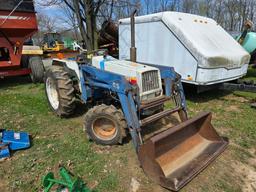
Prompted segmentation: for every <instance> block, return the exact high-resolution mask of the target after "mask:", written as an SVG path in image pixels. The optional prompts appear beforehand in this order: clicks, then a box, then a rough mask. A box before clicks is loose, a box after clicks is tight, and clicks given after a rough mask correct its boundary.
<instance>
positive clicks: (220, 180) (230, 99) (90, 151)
mask: <svg viewBox="0 0 256 192" xmlns="http://www.w3.org/2000/svg"><path fill="white" fill-rule="evenodd" d="M255 98H256V95H255V94H252V95H251V96H250V97H249V98H248V97H241V96H240V95H239V96H238V95H237V94H233V93H231V92H223V91H220V92H218V91H210V92H207V93H203V94H201V95H195V94H194V93H187V102H188V108H189V114H190V116H193V115H195V114H197V113H198V112H200V111H203V110H206V111H212V113H213V122H212V123H213V125H214V127H215V128H216V130H217V131H218V132H219V133H220V134H221V135H223V136H226V137H228V138H229V140H230V146H229V148H228V149H227V150H226V151H225V153H224V154H223V155H221V157H220V158H218V159H217V160H216V161H215V162H214V163H213V164H211V165H210V166H209V167H208V168H207V169H206V170H205V171H204V172H202V173H201V174H200V175H199V176H198V177H196V178H195V179H194V180H193V181H192V182H191V183H190V184H189V185H187V186H186V187H185V188H183V189H182V191H186V192H188V191H189V192H190V191H199V192H203V191H214V192H215V191H217V192H221V191H226V192H229V191H241V189H242V188H243V186H244V184H245V182H246V181H245V180H244V177H242V176H241V173H240V172H239V171H236V169H234V167H235V168H237V169H238V168H239V167H237V166H238V164H239V165H244V166H250V168H252V169H253V166H251V165H250V164H249V160H250V159H252V158H255V152H251V151H252V149H254V147H255V146H256V129H255V125H256V118H255V109H252V108H251V107H250V105H249V101H250V100H251V99H255ZM0 101H1V102H0V109H1V110H0V128H6V129H14V130H15V131H27V132H29V133H30V135H31V137H32V146H31V148H29V149H27V150H22V151H17V152H15V153H14V154H13V156H12V158H11V159H10V160H6V161H2V162H0V180H1V183H0V191H3V192H5V191H6V192H8V191H14V192H16V191H40V190H42V185H41V178H42V176H44V175H45V174H46V173H47V172H48V171H53V172H54V173H55V175H56V177H59V176H58V167H59V165H64V166H66V167H67V168H68V169H69V170H70V171H71V172H72V173H73V174H75V175H78V176H80V177H82V178H83V180H84V181H86V182H87V184H88V186H89V187H90V188H93V189H94V191H99V192H105V191H106V192H107V191H108V192H109V191H117V192H119V191H120V192H123V191H124V192H126V191H129V187H130V182H131V179H132V178H136V180H138V181H139V183H140V190H139V191H142V192H144V191H149V190H151V191H160V192H161V191H163V192H164V191H166V190H164V189H162V188H159V187H158V186H157V185H156V184H154V183H153V182H151V181H150V180H149V179H148V178H147V177H146V176H145V175H144V173H143V171H142V170H141V168H140V167H139V163H138V161H137V158H136V154H135V152H134V150H133V146H132V144H131V141H130V140H128V141H127V142H126V143H125V144H123V145H120V146H111V147H109V146H99V145H96V144H94V143H92V142H89V141H88V140H87V138H86V135H85V134H84V132H83V123H82V122H83V115H78V116H77V117H72V118H68V119H61V118H58V117H56V116H54V115H53V113H52V112H51V111H50V109H49V108H48V105H47V101H46V97H45V95H44V87H43V85H33V84H29V83H27V79H26V78H18V79H16V78H15V80H13V82H9V81H7V80H2V81H0Z"/></svg>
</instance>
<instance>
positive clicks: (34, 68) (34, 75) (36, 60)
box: [28, 56, 45, 83]
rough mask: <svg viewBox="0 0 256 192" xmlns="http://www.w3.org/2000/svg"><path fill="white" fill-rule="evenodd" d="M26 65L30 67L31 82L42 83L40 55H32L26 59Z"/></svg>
mask: <svg viewBox="0 0 256 192" xmlns="http://www.w3.org/2000/svg"><path fill="white" fill-rule="evenodd" d="M28 67H29V68H30V69H31V74H30V77H31V80H32V82H33V83H42V82H43V81H44V71H45V70H44V65H43V61H42V59H41V57H39V56H32V57H29V59H28Z"/></svg>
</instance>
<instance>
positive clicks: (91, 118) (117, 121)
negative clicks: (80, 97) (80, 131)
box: [84, 104, 127, 145]
mask: <svg viewBox="0 0 256 192" xmlns="http://www.w3.org/2000/svg"><path fill="white" fill-rule="evenodd" d="M126 128H127V124H126V121H125V118H124V115H123V112H122V111H121V110H120V109H117V108H116V107H114V106H113V105H105V104H102V105H98V106H95V107H93V108H91V109H90V110H89V111H88V112H87V113H86V114H85V118H84V129H85V131H86V132H87V136H88V138H89V139H90V140H93V141H95V142H96V143H97V144H101V145H116V144H121V143H122V140H123V138H124V137H125V136H126V130H127V129H126Z"/></svg>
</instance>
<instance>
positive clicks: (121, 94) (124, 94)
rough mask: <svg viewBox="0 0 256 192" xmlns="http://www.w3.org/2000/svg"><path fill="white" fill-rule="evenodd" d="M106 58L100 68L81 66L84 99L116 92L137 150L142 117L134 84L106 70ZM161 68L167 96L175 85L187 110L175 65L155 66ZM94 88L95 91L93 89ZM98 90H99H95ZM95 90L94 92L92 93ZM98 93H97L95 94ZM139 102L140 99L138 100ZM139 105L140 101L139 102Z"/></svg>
mask: <svg viewBox="0 0 256 192" xmlns="http://www.w3.org/2000/svg"><path fill="white" fill-rule="evenodd" d="M104 65H105V64H104V60H102V61H101V62H100V68H101V69H97V68H96V67H93V66H90V65H81V66H80V81H81V88H82V99H83V101H84V102H85V103H86V102H87V100H88V99H90V98H94V99H96V98H98V97H100V96H101V95H100V94H101V93H102V92H101V91H111V92H113V93H116V94H117V96H118V99H119V102H120V104H121V108H122V111H123V113H124V117H125V120H126V123H127V126H128V128H129V131H130V135H131V137H132V141H133V144H134V147H135V149H136V151H138V149H139V146H140V145H141V144H142V143H140V139H139V135H138V133H139V132H140V119H139V115H138V114H137V111H138V109H137V107H136V102H135V99H134V98H133V95H132V86H131V85H130V84H129V82H128V81H127V80H126V79H125V77H124V76H122V75H120V74H116V73H112V72H109V71H105V70H104V68H105V66H104ZM154 67H157V68H159V70H160V74H161V78H162V79H163V80H164V82H165V93H166V96H168V97H171V96H172V94H173V90H172V88H173V85H175V88H176V91H177V92H178V93H179V96H180V100H181V106H180V107H181V108H182V110H184V111H185V112H186V101H185V95H184V91H183V87H182V84H181V81H180V79H181V78H180V75H179V74H177V73H176V72H175V71H174V68H173V67H163V66H154ZM91 90H94V91H91ZM95 90H97V91H95ZM92 92H93V94H92ZM95 94H96V95H95ZM137 102H138V101H137ZM137 105H138V106H139V102H138V103H137Z"/></svg>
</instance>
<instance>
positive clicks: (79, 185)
mask: <svg viewBox="0 0 256 192" xmlns="http://www.w3.org/2000/svg"><path fill="white" fill-rule="evenodd" d="M59 174H60V176H61V180H57V179H55V178H54V174H53V173H52V172H49V173H48V174H47V175H46V176H44V177H43V187H44V192H49V191H50V190H51V189H52V187H53V186H54V185H58V188H57V192H63V191H68V192H91V191H90V189H89V188H87V187H86V185H85V183H84V182H83V181H82V179H80V178H78V177H72V176H71V174H70V173H69V171H68V170H67V169H65V168H64V167H61V168H60V170H59Z"/></svg>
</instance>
